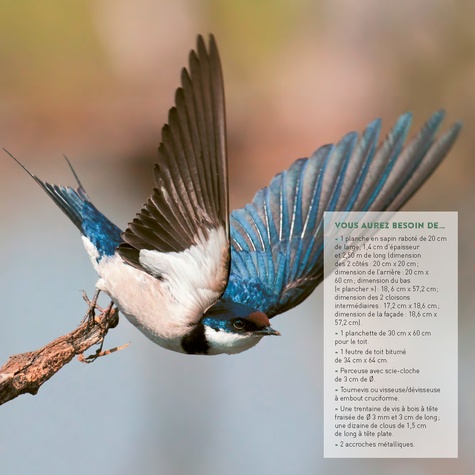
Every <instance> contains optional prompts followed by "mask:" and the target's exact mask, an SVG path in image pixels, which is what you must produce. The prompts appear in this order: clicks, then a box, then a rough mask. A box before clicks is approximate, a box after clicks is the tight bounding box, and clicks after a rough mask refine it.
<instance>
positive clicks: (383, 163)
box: [223, 111, 461, 317]
mask: <svg viewBox="0 0 475 475" xmlns="http://www.w3.org/2000/svg"><path fill="white" fill-rule="evenodd" d="M443 117H444V113H443V111H439V112H436V113H435V114H434V115H433V116H432V117H431V118H430V119H429V120H428V121H427V123H426V124H425V125H424V127H423V128H422V129H421V131H420V132H419V134H418V135H417V136H416V137H415V138H414V139H413V141H412V142H411V143H409V144H408V145H407V147H406V148H405V149H403V145H404V142H405V140H406V137H407V133H408V130H409V127H410V125H411V120H412V115H411V114H409V113H408V114H404V115H402V116H401V117H400V118H399V119H398V121H397V122H396V125H395V126H394V128H393V129H392V130H391V131H390V133H389V134H388V136H387V137H386V139H385V140H384V142H383V143H382V145H381V146H380V147H379V148H378V140H379V134H380V130H381V121H380V120H379V119H377V120H375V121H373V122H371V123H370V124H369V125H368V127H367V128H366V130H365V131H364V132H363V134H362V135H361V138H360V139H359V140H358V136H357V134H356V133H354V132H352V133H350V134H347V135H346V136H345V137H343V139H342V140H341V141H340V142H339V143H338V144H337V145H326V146H324V147H321V148H319V149H318V150H317V151H316V152H315V153H314V154H313V155H312V156H311V157H310V158H304V159H300V160H297V161H296V162H294V163H293V164H292V165H291V167H290V168H289V169H288V170H286V171H284V172H282V173H279V174H278V175H277V176H275V177H274V178H273V180H272V181H271V183H270V185H269V186H268V187H267V188H263V189H262V190H260V191H258V192H257V194H256V196H255V197H254V199H253V201H252V203H251V204H248V205H246V206H245V207H244V208H242V209H239V210H236V211H233V212H232V213H231V270H230V275H229V282H228V286H227V288H226V291H225V293H224V295H223V297H225V298H230V299H232V300H234V301H237V302H240V303H243V304H246V305H249V306H251V307H254V308H256V309H258V310H260V311H262V312H264V313H266V314H267V315H268V316H269V317H272V316H274V315H276V314H278V313H282V312H284V311H286V310H289V309H290V308H292V307H294V306H296V305H298V304H299V303H300V302H301V301H302V300H304V299H305V298H306V297H307V296H308V295H309V294H310V293H311V292H312V291H313V290H314V288H315V287H316V286H317V285H318V284H319V283H320V282H321V280H322V277H323V257H322V251H323V212H324V211H369V210H377V211H384V210H396V209H399V208H400V207H401V206H402V205H403V204H404V203H405V202H406V201H407V200H408V199H409V198H410V197H411V196H412V194H413V193H414V191H415V190H416V189H417V188H418V187H419V186H420V184H421V183H422V182H423V181H424V180H425V179H426V178H427V177H428V176H429V175H430V174H431V173H432V171H433V170H434V169H435V167H436V166H437V165H438V163H439V162H440V161H441V160H442V158H443V157H444V156H445V154H446V153H447V151H448V149H449V148H450V147H451V145H452V144H453V142H454V141H455V139H456V137H457V135H458V132H459V130H460V127H461V125H460V124H456V125H454V126H453V127H452V128H451V129H450V130H449V131H448V132H446V133H445V134H444V135H442V137H440V138H439V139H437V140H436V139H435V134H436V132H437V129H438V128H439V126H440V124H441V122H442V120H443Z"/></svg>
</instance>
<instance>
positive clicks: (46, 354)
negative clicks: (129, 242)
mask: <svg viewBox="0 0 475 475" xmlns="http://www.w3.org/2000/svg"><path fill="white" fill-rule="evenodd" d="M118 322H119V312H118V310H117V309H116V308H113V307H112V306H110V307H108V308H107V309H105V310H103V311H102V313H100V314H99V315H97V316H95V317H94V318H92V319H85V321H83V322H82V323H81V325H80V326H79V327H78V328H77V329H76V330H74V331H72V332H71V333H68V334H67V335H64V336H61V337H59V338H57V339H56V340H54V341H52V342H51V343H48V344H47V345H46V346H44V347H43V348H40V349H39V350H36V351H30V352H28V353H22V354H19V355H14V356H11V357H10V358H9V359H8V361H7V362H6V363H5V364H4V365H3V366H2V367H1V368H0V405H1V404H4V403H6V402H8V401H11V400H12V399H14V398H16V397H17V396H20V395H21V394H25V393H29V394H36V393H37V392H38V390H39V389H40V387H41V385H42V384H43V383H45V382H46V381H48V379H50V378H51V377H52V376H53V375H54V374H56V373H57V372H58V371H59V370H60V369H61V368H62V367H63V366H64V365H66V364H67V363H69V362H70V361H71V360H72V359H73V358H74V357H75V356H78V357H79V359H80V360H81V361H83V362H85V363H90V362H91V361H94V360H95V359H96V358H97V357H99V356H103V355H105V354H108V353H111V352H112V351H114V350H116V349H118V348H116V349H114V350H108V351H104V352H103V351H101V350H102V343H103V341H104V337H105V336H106V334H107V332H108V331H109V329H110V328H114V327H115V326H117V324H118ZM97 344H100V345H101V346H100V347H99V349H98V350H97V351H96V353H95V354H93V355H91V356H88V357H84V356H83V353H84V352H85V351H86V350H87V349H89V348H90V347H91V346H93V345H97ZM124 346H126V345H124Z"/></svg>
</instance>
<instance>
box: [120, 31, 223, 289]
mask: <svg viewBox="0 0 475 475" xmlns="http://www.w3.org/2000/svg"><path fill="white" fill-rule="evenodd" d="M181 84H182V85H181V87H180V88H179V89H178V90H177V91H176V96H175V107H173V108H172V109H171V110H170V112H169V116H168V124H167V125H165V126H164V127H163V129H162V143H161V145H160V147H159V149H158V163H157V164H156V165H155V169H154V174H155V185H156V186H155V188H154V189H153V192H152V195H151V196H150V198H149V199H148V201H147V203H145V204H144V206H143V207H142V209H141V211H140V212H139V213H138V214H137V216H136V217H135V218H134V220H133V221H132V222H131V223H130V224H129V226H128V227H127V229H126V231H125V232H124V233H123V235H122V238H123V241H124V242H123V243H122V244H121V245H120V246H119V247H118V249H117V252H118V253H119V254H120V256H121V257H122V258H123V259H124V260H125V261H126V262H127V263H129V264H130V265H132V266H134V267H136V268H139V269H141V270H143V271H145V272H147V273H149V274H151V275H153V276H155V277H157V278H159V279H162V280H166V278H167V273H168V272H171V271H172V269H170V268H169V266H170V262H171V260H170V259H171V258H172V257H173V260H175V259H178V261H177V262H179V261H180V257H181V256H183V262H185V261H186V262H188V261H189V260H190V259H191V260H192V261H193V264H194V266H198V267H200V268H201V271H202V275H201V276H200V279H199V282H200V283H199V285H204V286H206V287H208V288H209V287H210V286H211V287H213V290H215V291H216V293H217V294H218V295H217V297H219V295H220V294H221V293H222V291H223V290H224V286H225V285H226V281H227V276H228V262H229V238H228V236H229V218H228V215H229V210H228V190H227V164H226V137H225V113H224V88H223V80H222V73H221V65H220V60H219V55H218V50H217V47H216V43H215V40H214V38H213V37H212V36H210V41H209V49H208V51H207V50H206V46H205V44H204V41H203V38H202V37H201V36H200V37H198V45H197V50H196V52H195V51H192V52H191V53H190V58H189V70H186V69H183V71H182V77H181ZM175 271H176V269H175ZM175 271H174V272H175ZM193 273H194V271H193ZM183 274H184V275H180V276H179V278H180V280H181V281H182V283H183V284H185V283H186V281H187V279H188V278H189V277H190V285H191V282H196V275H193V276H187V275H186V269H184V271H183ZM185 287H186V286H185ZM217 297H216V298H217Z"/></svg>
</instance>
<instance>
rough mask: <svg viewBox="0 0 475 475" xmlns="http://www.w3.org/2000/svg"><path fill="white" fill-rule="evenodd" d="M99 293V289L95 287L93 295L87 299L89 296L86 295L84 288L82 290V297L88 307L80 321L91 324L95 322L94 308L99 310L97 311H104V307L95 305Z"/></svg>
mask: <svg viewBox="0 0 475 475" xmlns="http://www.w3.org/2000/svg"><path fill="white" fill-rule="evenodd" d="M100 293H101V291H100V290H97V289H96V291H95V292H94V297H92V300H89V297H88V296H87V294H86V292H85V291H84V290H83V291H82V298H83V299H84V301H85V302H86V303H87V305H88V307H89V308H88V310H87V312H86V315H84V318H83V319H82V321H81V323H84V322H85V321H87V322H88V324H89V326H92V325H94V324H95V323H96V310H99V312H101V313H104V309H103V308H101V307H99V305H97V300H98V298H99V294H100Z"/></svg>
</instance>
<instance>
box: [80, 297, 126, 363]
mask: <svg viewBox="0 0 475 475" xmlns="http://www.w3.org/2000/svg"><path fill="white" fill-rule="evenodd" d="M98 297H99V291H96V293H95V294H94V297H93V299H92V300H89V298H88V296H87V295H86V292H84V291H83V299H84V300H85V301H86V303H87V304H88V306H89V309H88V311H87V313H86V315H85V316H84V318H83V320H82V323H85V322H86V321H87V322H88V326H90V325H98V326H99V328H100V332H101V336H100V338H101V339H100V342H98V343H99V348H98V349H97V350H96V352H95V353H93V354H92V355H89V356H85V355H84V353H81V354H80V355H78V359H79V361H81V362H82V363H92V362H94V361H95V360H96V359H97V358H99V357H101V356H106V355H109V354H111V353H114V352H116V351H120V350H123V349H124V348H126V347H127V346H129V344H128V343H126V344H125V345H121V346H117V347H115V348H111V349H109V350H102V348H103V346H104V339H105V336H106V334H107V332H108V331H109V329H110V328H115V327H116V326H117V324H118V323H119V317H118V309H117V308H114V302H111V303H110V304H109V305H108V306H107V308H105V309H104V308H102V307H99V305H97V298H98ZM96 309H97V310H99V311H100V312H101V313H100V315H99V316H98V317H97V318H96ZM100 317H102V318H100Z"/></svg>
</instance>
